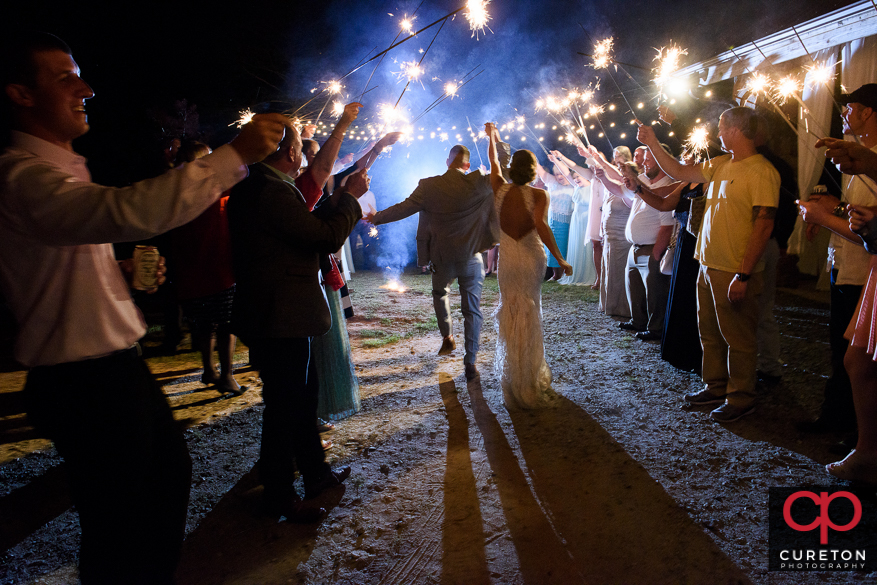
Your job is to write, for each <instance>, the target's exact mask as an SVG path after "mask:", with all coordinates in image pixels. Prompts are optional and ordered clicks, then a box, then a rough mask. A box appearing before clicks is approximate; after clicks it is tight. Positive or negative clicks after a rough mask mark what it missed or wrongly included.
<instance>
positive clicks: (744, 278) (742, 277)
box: [734, 272, 752, 282]
mask: <svg viewBox="0 0 877 585" xmlns="http://www.w3.org/2000/svg"><path fill="white" fill-rule="evenodd" d="M734 276H736V277H737V280H739V281H740V282H746V281H747V280H749V278H750V277H751V276H752V275H751V274H746V273H745V272H738V273H737V274H735V275H734Z"/></svg>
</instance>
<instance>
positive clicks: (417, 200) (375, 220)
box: [369, 179, 426, 225]
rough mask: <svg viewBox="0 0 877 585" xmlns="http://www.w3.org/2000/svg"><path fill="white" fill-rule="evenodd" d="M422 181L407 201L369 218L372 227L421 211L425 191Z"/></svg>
mask: <svg viewBox="0 0 877 585" xmlns="http://www.w3.org/2000/svg"><path fill="white" fill-rule="evenodd" d="M424 180H425V179H424ZM424 180H421V181H420V183H419V184H418V185H417V189H415V190H414V192H413V193H412V194H411V195H409V196H408V198H407V199H405V200H404V201H400V202H399V203H397V204H396V205H393V206H391V207H388V208H386V209H384V210H383V211H379V212H377V213H375V214H374V215H372V216H370V217H369V222H371V223H372V224H374V225H381V224H382V223H393V222H394V221H399V220H400V219H405V218H406V217H409V216H412V215H414V214H415V213H419V212H421V211H423V199H424V195H425V192H426V189H425V187H424V185H423V181H424Z"/></svg>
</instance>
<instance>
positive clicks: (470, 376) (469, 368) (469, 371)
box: [465, 364, 478, 380]
mask: <svg viewBox="0 0 877 585" xmlns="http://www.w3.org/2000/svg"><path fill="white" fill-rule="evenodd" d="M465 370H466V379H467V380H474V379H475V378H477V377H478V368H477V367H475V364H466V366H465Z"/></svg>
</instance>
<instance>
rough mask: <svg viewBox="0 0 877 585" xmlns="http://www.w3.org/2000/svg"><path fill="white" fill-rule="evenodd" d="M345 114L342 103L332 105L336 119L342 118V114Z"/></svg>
mask: <svg viewBox="0 0 877 585" xmlns="http://www.w3.org/2000/svg"><path fill="white" fill-rule="evenodd" d="M343 113H344V104H342V103H341V102H338V101H336V102H334V103H333V104H332V115H333V116H335V117H336V118H340V117H341V114H343Z"/></svg>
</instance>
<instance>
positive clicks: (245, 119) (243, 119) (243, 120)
mask: <svg viewBox="0 0 877 585" xmlns="http://www.w3.org/2000/svg"><path fill="white" fill-rule="evenodd" d="M239 114H240V118H238V119H237V120H235V121H234V122H232V123H231V124H229V126H235V125H237V127H238V128H243V127H244V126H246V125H247V124H249V123H250V121H251V120H252V119H253V116H255V114H254V113H253V112H252V111H250V108H247V109H246V110H241V111H240V112H239Z"/></svg>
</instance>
